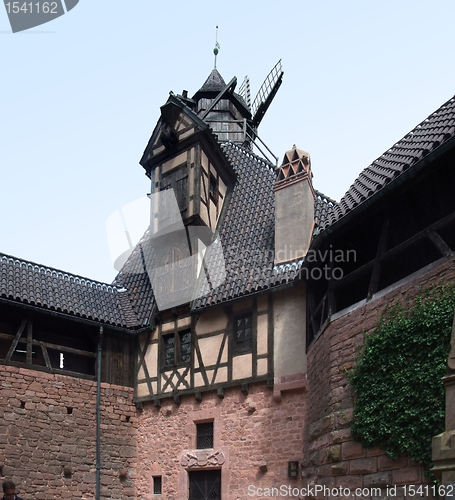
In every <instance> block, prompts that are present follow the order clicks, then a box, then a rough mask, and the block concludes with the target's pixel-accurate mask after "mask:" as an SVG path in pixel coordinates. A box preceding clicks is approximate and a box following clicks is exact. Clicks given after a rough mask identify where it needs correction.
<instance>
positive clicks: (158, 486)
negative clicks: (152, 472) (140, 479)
mask: <svg viewBox="0 0 455 500" xmlns="http://www.w3.org/2000/svg"><path fill="white" fill-rule="evenodd" d="M161 493H162V481H161V476H153V494H154V495H161Z"/></svg>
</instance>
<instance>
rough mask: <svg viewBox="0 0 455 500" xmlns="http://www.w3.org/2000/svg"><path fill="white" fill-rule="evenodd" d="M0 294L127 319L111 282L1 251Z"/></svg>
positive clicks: (98, 317) (107, 319) (109, 319)
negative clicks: (102, 281)
mask: <svg viewBox="0 0 455 500" xmlns="http://www.w3.org/2000/svg"><path fill="white" fill-rule="evenodd" d="M0 297H2V298H5V299H9V300H14V301H17V302H21V303H23V304H29V305H33V306H38V307H41V308H43V309H49V310H54V311H57V312H62V313H64V314H70V315H74V316H79V317H83V318H89V319H93V320H95V321H100V322H103V323H108V324H112V325H116V326H122V327H124V326H135V325H133V324H132V322H131V321H127V319H125V317H124V314H123V311H122V307H121V303H120V293H119V290H118V289H117V288H116V287H115V286H112V285H108V284H106V283H101V282H98V281H93V280H89V279H87V278H83V277H81V276H76V275H74V274H69V273H65V272H63V271H60V270H58V269H53V268H50V267H45V266H41V265H39V264H35V263H33V262H29V261H25V260H22V259H17V258H15V257H12V256H10V255H5V254H0Z"/></svg>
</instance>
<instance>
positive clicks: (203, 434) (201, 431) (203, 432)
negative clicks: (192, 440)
mask: <svg viewBox="0 0 455 500" xmlns="http://www.w3.org/2000/svg"><path fill="white" fill-rule="evenodd" d="M196 436H197V442H196V448H197V449H198V450H202V449H204V448H213V422H206V423H203V424H196Z"/></svg>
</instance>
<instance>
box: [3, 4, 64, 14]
mask: <svg viewBox="0 0 455 500" xmlns="http://www.w3.org/2000/svg"><path fill="white" fill-rule="evenodd" d="M5 5H6V10H7V12H8V14H57V13H58V12H57V7H58V4H57V2H8V3H6V4H5Z"/></svg>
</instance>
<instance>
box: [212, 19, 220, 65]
mask: <svg viewBox="0 0 455 500" xmlns="http://www.w3.org/2000/svg"><path fill="white" fill-rule="evenodd" d="M219 51H220V44H219V43H218V26H217V27H216V36H215V48H214V49H213V53H214V54H215V65H214V67H213V69H216V56H217V55H218V52H219Z"/></svg>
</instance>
